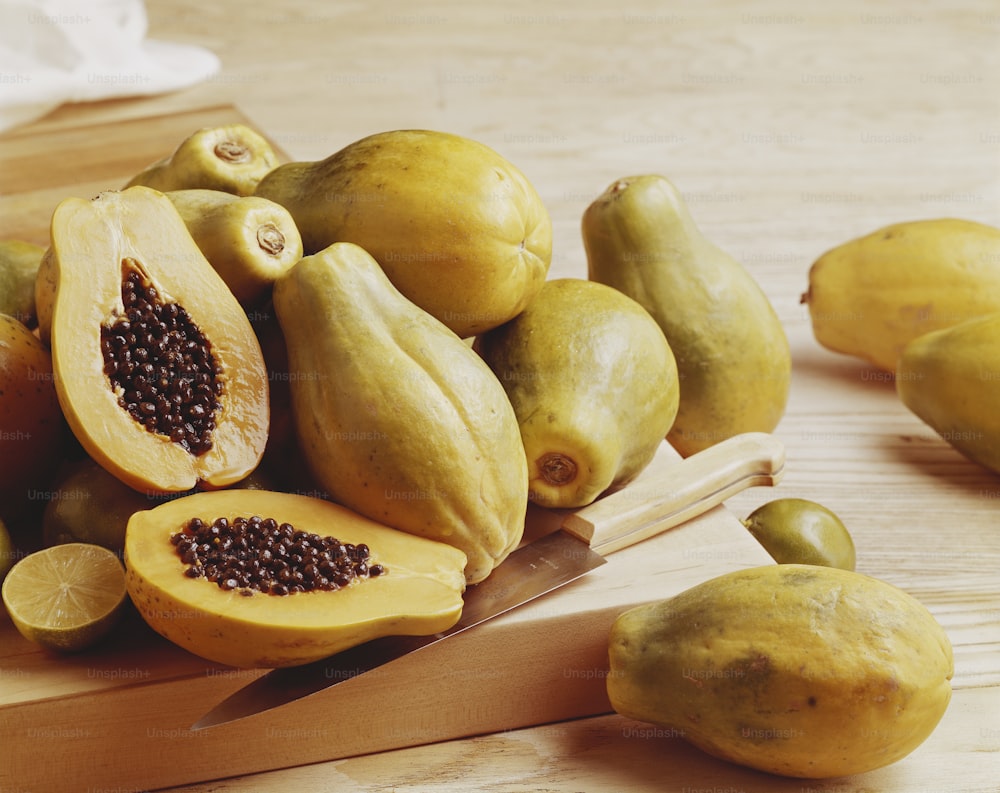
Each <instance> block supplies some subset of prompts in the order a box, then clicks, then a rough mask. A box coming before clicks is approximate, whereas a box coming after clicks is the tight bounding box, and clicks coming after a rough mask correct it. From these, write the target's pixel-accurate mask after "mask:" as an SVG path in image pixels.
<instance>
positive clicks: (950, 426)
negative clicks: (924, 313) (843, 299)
mask: <svg viewBox="0 0 1000 793" xmlns="http://www.w3.org/2000/svg"><path fill="white" fill-rule="evenodd" d="M895 379H896V393H897V394H898V395H899V398H900V400H901V401H902V402H903V404H904V405H905V406H906V407H907V408H909V409H910V410H911V411H912V412H913V413H914V414H915V415H916V416H917V417H918V418H919V419H920V420H921V421H923V422H924V423H925V424H927V425H928V426H929V427H931V429H933V430H934V431H935V432H937V433H938V434H939V435H940V436H941V437H942V438H944V439H945V440H946V441H948V443H950V444H951V445H952V446H953V447H955V448H956V449H957V450H958V451H960V452H961V453H962V454H964V455H965V456H966V457H968V458H969V459H970V460H972V461H974V462H976V463H979V464H980V465H983V466H985V467H986V468H989V469H990V470H992V471H996V472H998V473H1000V411H997V404H1000V313H993V314H986V315H984V316H982V317H976V318H974V319H969V320H966V321H965V322H961V323H959V324H957V325H953V326H951V327H949V328H941V329H939V330H935V331H931V332H929V333H925V334H924V335H923V336H919V337H918V338H916V339H914V340H913V341H911V342H910V343H909V344H907V345H906V346H905V347H904V348H903V353H902V355H901V356H900V359H899V365H898V368H897V370H896V378H895Z"/></svg>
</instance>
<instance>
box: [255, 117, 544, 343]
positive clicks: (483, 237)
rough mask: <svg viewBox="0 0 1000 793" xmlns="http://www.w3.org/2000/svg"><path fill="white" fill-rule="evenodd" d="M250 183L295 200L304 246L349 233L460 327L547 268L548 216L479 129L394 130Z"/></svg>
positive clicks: (511, 307)
mask: <svg viewBox="0 0 1000 793" xmlns="http://www.w3.org/2000/svg"><path fill="white" fill-rule="evenodd" d="M256 194H257V195H258V196H262V197H264V198H268V199H270V200H272V201H275V202H276V203H278V204H281V205H282V206H284V207H286V208H287V209H288V210H289V212H291V214H292V217H293V218H294V220H295V223H296V225H297V226H298V228H299V231H300V232H301V234H302V242H303V246H304V248H305V252H306V253H307V254H312V253H316V252H317V251H319V250H321V249H323V248H325V247H326V246H328V245H330V244H331V243H334V242H353V243H355V244H357V245H360V246H361V247H362V248H364V249H365V250H366V251H367V252H368V253H369V254H371V256H373V257H374V258H375V259H376V260H377V261H378V263H379V264H380V265H381V266H382V269H383V270H384V271H385V273H386V275H388V276H389V280H390V281H392V283H393V285H394V286H395V287H396V288H397V289H398V290H399V291H400V292H402V293H403V295H405V296H406V297H407V298H408V299H409V300H411V301H412V302H414V303H416V304H417V305H418V306H420V307H421V308H423V309H424V310H425V311H427V312H429V313H430V314H433V315H434V316H435V317H436V318H437V319H438V320H440V321H441V322H443V323H444V324H445V325H447V326H448V327H449V328H451V329H452V330H453V331H455V333H457V334H458V335H460V336H463V337H466V338H468V337H472V336H475V335H476V334H478V333H481V332H483V331H485V330H488V329H489V328H491V327H496V326H497V325H500V324H501V323H503V322H506V321H507V320H508V319H511V318H512V317H514V316H516V315H517V314H518V313H519V312H520V311H521V310H522V309H523V308H524V307H525V306H526V305H527V304H528V302H529V301H530V300H531V298H532V297H533V296H534V295H535V294H536V293H537V291H538V289H539V288H540V287H541V285H542V282H543V281H544V280H545V278H546V276H547V274H548V269H549V264H550V261H551V258H552V221H551V218H550V217H549V213H548V210H547V209H546V207H545V205H544V203H543V202H542V200H541V198H540V196H539V195H538V193H537V192H536V191H535V188H534V187H533V186H532V185H531V183H530V182H529V181H528V179H527V178H526V177H525V175H524V174H523V173H522V172H521V171H520V170H519V169H518V168H517V167H516V166H515V165H514V164H513V163H511V162H509V161H508V160H506V159H505V158H504V157H502V156H501V155H500V154H499V153H497V152H496V151H494V150H493V149H491V148H489V147H488V146H486V145H484V144H482V143H479V142H478V141H474V140H470V139H469V138H465V137H463V136H461V135H454V134H450V133H446V132H437V131H434V130H391V131H387V132H380V133H376V134H374V135H369V136H368V137H365V138H362V139H361V140H358V141H355V142H353V143H351V144H348V145H347V146H345V147H344V148H342V149H340V150H339V151H337V152H335V153H334V154H332V155H330V156H329V157H327V158H326V159H324V160H319V161H316V162H290V163H285V164H284V165H281V166H278V167H277V168H275V169H274V170H273V171H271V172H270V173H268V174H267V176H265V177H264V178H263V179H262V180H261V182H260V184H259V185H257V188H256Z"/></svg>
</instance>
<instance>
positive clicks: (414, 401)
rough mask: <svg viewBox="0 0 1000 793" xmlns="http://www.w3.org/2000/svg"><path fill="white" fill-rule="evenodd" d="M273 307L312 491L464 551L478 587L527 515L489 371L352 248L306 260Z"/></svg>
mask: <svg viewBox="0 0 1000 793" xmlns="http://www.w3.org/2000/svg"><path fill="white" fill-rule="evenodd" d="M273 299H274V308H275V311H276V313H277V316H278V322H279V323H280V325H281V330H282V332H283V334H284V337H285V344H286V347H287V350H288V362H289V364H288V375H289V386H290V391H291V400H292V412H293V416H294V420H295V426H296V434H297V436H298V440H299V444H300V447H301V449H302V453H303V455H304V456H305V458H306V460H307V461H308V462H309V465H310V468H311V469H312V471H313V474H314V476H315V479H316V482H317V484H318V485H319V486H320V487H321V488H322V489H323V491H324V492H327V493H329V494H330V497H331V499H332V500H334V501H337V502H339V503H341V504H343V505H344V506H347V507H349V508H350V509H352V510H354V511H356V512H359V513H360V514H362V515H365V516H366V517H368V518H371V519H372V520H375V521H378V522H379V523H383V524H385V525H387V526H392V527H393V528H397V529H400V530H402V531H407V532H410V533H412V534H417V535H420V536H424V537H427V538H429V539H433V540H439V541H441V542H446V543H448V544H450V545H453V546H455V547H457V548H459V549H460V550H462V551H463V552H465V554H466V556H467V557H468V565H467V567H466V575H467V577H468V581H469V583H476V582H478V581H481V580H482V579H484V578H485V577H486V576H487V575H488V574H489V573H490V572H491V571H492V569H493V568H494V567H495V566H496V565H497V564H499V563H500V562H501V561H502V560H503V559H504V558H506V556H507V554H509V553H510V552H511V551H512V550H513V549H514V548H515V547H516V546H517V544H518V542H519V541H520V539H521V536H522V534H523V532H524V517H525V512H526V510H527V503H528V470H527V469H528V465H527V460H526V457H525V452H524V445H523V444H522V442H521V435H520V432H519V431H518V426H517V417H516V416H515V415H514V410H513V408H512V407H511V404H510V401H509V400H508V399H507V395H506V393H505V392H504V390H503V387H502V386H501V385H500V382H499V381H498V380H497V378H496V376H495V375H494V374H493V372H492V371H491V370H490V368H489V367H488V366H487V365H486V363H485V362H484V361H483V360H482V358H480V357H479V355H478V354H477V353H476V352H475V351H473V349H472V348H471V347H470V346H469V345H468V344H466V343H465V341H463V340H462V339H461V338H459V337H458V336H457V335H455V334H454V333H453V332H452V331H450V330H449V329H448V328H446V327H445V326H444V325H443V324H442V323H441V322H439V321H438V320H437V319H435V318H434V317H433V316H431V315H430V314H429V313H427V312H426V311H424V310H423V309H421V308H419V307H418V306H416V305H415V304H414V303H412V302H410V301H409V300H407V299H406V298H405V297H403V295H402V294H401V293H400V292H399V291H398V290H397V289H396V288H395V287H394V286H393V285H392V283H391V282H390V281H389V279H388V278H387V277H386V275H385V273H384V272H383V271H382V269H381V268H380V267H379V265H378V262H376V261H375V259H373V258H372V257H371V256H370V255H369V254H368V253H367V252H366V251H365V250H364V249H363V248H361V247H359V246H357V245H355V244H353V243H347V242H344V243H334V244H333V245H330V246H329V247H327V248H325V249H323V250H322V251H320V252H319V253H317V254H314V255H312V256H306V257H305V258H303V259H302V260H300V261H299V263H298V264H296V265H295V266H294V267H293V268H292V269H291V270H290V271H289V272H288V273H286V274H285V275H283V276H282V277H281V278H279V279H278V280H277V282H276V283H275V285H274V298H273Z"/></svg>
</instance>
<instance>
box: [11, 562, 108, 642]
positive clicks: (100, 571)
mask: <svg viewBox="0 0 1000 793" xmlns="http://www.w3.org/2000/svg"><path fill="white" fill-rule="evenodd" d="M2 596H3V603H4V605H5V606H6V607H7V613H8V614H9V615H10V618H11V620H12V621H13V623H14V627H16V628H17V630H18V632H20V634H21V635H22V636H24V637H25V638H26V639H28V640H30V641H33V642H36V643H37V644H40V645H42V646H43V647H46V648H48V649H50V650H56V651H58V652H77V651H79V650H84V649H86V648H88V647H91V646H92V645H94V644H96V643H97V642H98V641H100V640H101V639H102V638H104V636H106V635H107V634H108V633H109V632H110V631H111V629H112V628H113V627H114V626H115V624H116V623H117V621H118V619H119V618H120V617H121V615H122V613H123V610H124V607H125V603H126V597H127V596H126V592H125V568H124V567H123V566H122V563H121V562H120V561H119V559H118V556H117V555H116V554H115V553H114V552H112V551H109V550H108V549H107V548H102V547H101V546H99V545H92V544H89V543H68V544H66V545H55V546H53V547H51V548H45V549H43V550H41V551H35V552H34V553H31V554H28V555H27V556H25V557H24V558H22V559H20V560H19V561H18V562H17V563H16V564H15V565H14V566H13V567H12V568H11V569H10V572H8V573H7V577H6V578H5V579H4V582H3V588H2Z"/></svg>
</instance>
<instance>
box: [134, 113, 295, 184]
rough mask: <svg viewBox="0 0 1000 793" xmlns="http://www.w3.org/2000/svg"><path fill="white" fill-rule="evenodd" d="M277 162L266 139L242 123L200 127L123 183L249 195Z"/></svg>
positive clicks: (273, 151)
mask: <svg viewBox="0 0 1000 793" xmlns="http://www.w3.org/2000/svg"><path fill="white" fill-rule="evenodd" d="M279 162H280V160H279V158H278V154H277V152H276V151H275V150H274V148H273V147H272V146H271V143H270V141H268V140H267V139H266V138H265V137H264V136H263V135H261V134H260V133H259V132H257V131H256V130H254V129H252V128H250V127H249V126H247V125H246V124H239V123H237V124H223V125H221V126H217V127H203V128H202V129H199V130H196V131H195V132H192V133H191V134H190V135H188V136H187V137H186V138H184V140H182V141H181V142H180V143H179V144H178V146H177V148H176V149H174V151H173V152H171V154H170V155H168V156H167V157H164V158H163V159H161V160H157V161H156V162H154V163H152V164H151V165H149V166H148V167H146V168H145V169H143V170H142V171H140V172H139V173H137V174H135V175H134V176H133V177H132V178H131V179H129V181H128V182H127V183H126V184H125V187H134V186H135V185H143V186H145V187H151V188H153V189H154V190H159V191H161V192H166V191H167V190H189V189H207V190H222V191H225V192H227V193H233V194H235V195H251V194H252V193H253V191H254V189H255V188H256V187H257V183H258V182H259V181H260V180H261V177H263V176H264V174H266V173H267V172H268V171H270V170H271V169H272V168H274V167H275V166H277V165H278V163H279Z"/></svg>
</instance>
